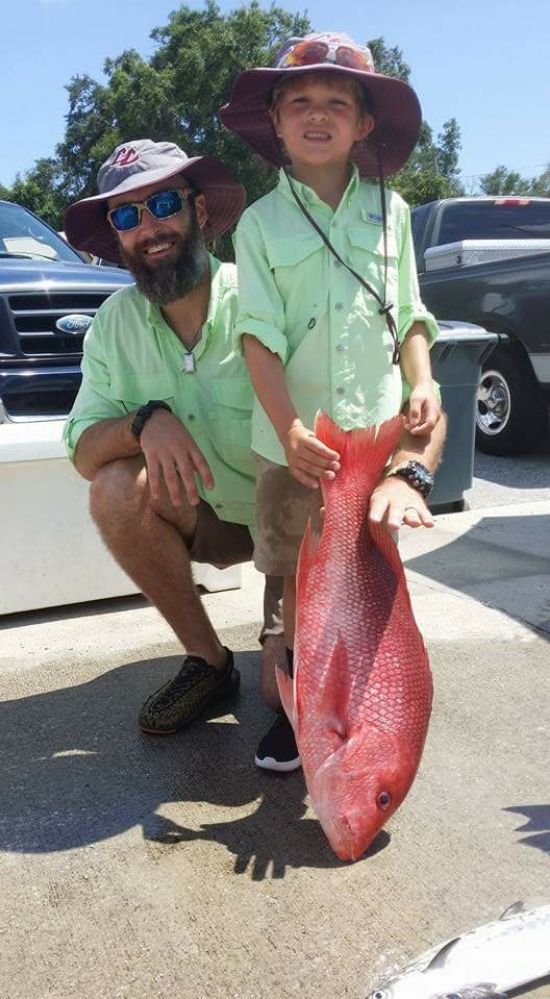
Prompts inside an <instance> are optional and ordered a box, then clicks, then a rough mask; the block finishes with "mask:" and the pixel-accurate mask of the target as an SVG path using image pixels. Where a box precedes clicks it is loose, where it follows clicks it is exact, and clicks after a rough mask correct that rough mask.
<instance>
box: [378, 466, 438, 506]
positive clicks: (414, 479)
mask: <svg viewBox="0 0 550 999" xmlns="http://www.w3.org/2000/svg"><path fill="white" fill-rule="evenodd" d="M390 475H398V476H399V477H400V478H401V479H405V481H406V482H408V483H409V485H410V486H412V487H413V489H417V490H418V492H419V493H420V495H421V496H423V497H424V499H427V498H428V496H429V495H430V493H431V491H432V489H433V485H434V477H433V475H432V473H431V472H430V470H429V468H426V466H425V465H423V464H422V462H421V461H406V462H404V464H403V465H397V466H396V467H395V468H390V470H389V472H387V473H386V477H389V476H390Z"/></svg>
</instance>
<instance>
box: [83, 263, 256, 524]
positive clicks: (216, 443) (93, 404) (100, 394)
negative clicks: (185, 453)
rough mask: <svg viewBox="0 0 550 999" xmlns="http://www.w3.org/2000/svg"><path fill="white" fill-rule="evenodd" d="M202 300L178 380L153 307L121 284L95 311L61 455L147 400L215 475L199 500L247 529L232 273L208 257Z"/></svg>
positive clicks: (242, 374) (248, 399) (177, 362)
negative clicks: (179, 428) (180, 429)
mask: <svg viewBox="0 0 550 999" xmlns="http://www.w3.org/2000/svg"><path fill="white" fill-rule="evenodd" d="M210 274H211V282H212V283H211V291H210V302H209V306H208V316H207V319H206V322H205V323H204V325H203V328H202V337H201V339H200V340H199V342H198V343H197V345H196V347H195V348H194V350H193V356H194V362H195V370H194V372H192V373H186V365H185V354H186V349H185V347H184V345H183V343H182V342H181V340H180V339H179V338H178V337H177V336H176V334H175V333H174V332H173V330H171V329H170V327H169V326H168V325H167V323H166V322H165V320H164V319H163V317H162V313H161V311H160V309H159V308H158V306H155V305H151V303H150V302H149V301H148V300H147V299H146V298H145V297H144V296H143V295H142V294H140V292H139V291H138V290H137V289H136V288H135V286H133V285H130V286H128V287H127V288H123V289H121V290H120V291H117V292H115V294H114V295H112V296H111V297H110V298H109V299H107V301H106V302H105V303H104V304H103V305H102V306H101V308H100V309H99V310H98V312H97V315H96V316H95V318H94V321H93V323H92V325H91V327H90V329H89V330H88V333H87V334H86V338H85V342H84V356H83V359H82V376H83V379H82V385H81V388H80V391H79V393H78V395H77V397H76V400H75V403H74V406H73V409H72V411H71V413H70V414H69V418H68V421H67V423H66V425H65V433H64V436H65V443H66V446H67V450H68V452H69V456H70V457H71V458H74V451H75V448H76V445H77V442H78V439H79V437H80V435H81V434H82V433H83V431H84V430H86V428H87V427H90V426H93V425H94V424H95V423H97V422H98V421H100V420H108V419H111V418H112V417H120V416H125V415H126V414H127V413H130V412H133V411H134V410H136V409H138V408H139V406H142V405H144V403H146V402H149V400H150V399H163V400H165V401H166V402H167V403H168V405H169V406H170V408H171V409H172V412H173V413H175V414H176V416H178V417H179V419H180V420H181V422H182V423H183V424H184V425H185V426H186V427H187V429H188V430H189V433H190V434H191V435H192V437H193V438H194V440H195V441H196V443H197V444H198V446H199V448H200V449H201V451H202V453H203V455H204V457H205V458H206V460H207V462H208V464H209V465H210V469H211V471H212V474H213V476H214V481H215V486H214V489H211V490H205V489H204V487H203V485H202V483H201V482H200V480H199V479H198V476H197V486H198V489H199V492H200V495H201V496H202V497H203V499H205V500H206V501H207V502H208V503H210V505H211V506H212V507H213V508H214V509H215V511H216V513H217V515H218V517H219V518H220V520H228V521H231V522H234V523H237V524H248V525H249V526H251V525H253V524H254V494H255V484H254V459H253V457H252V455H251V452H250V420H251V414H252V401H253V391H252V387H251V385H250V380H249V378H248V372H247V370H246V367H245V364H244V360H243V358H242V357H241V356H240V354H238V353H237V352H236V351H235V349H234V347H233V325H234V322H235V318H236V314H237V278H236V270H235V266H234V265H233V264H220V263H219V261H217V260H216V259H215V258H214V257H210Z"/></svg>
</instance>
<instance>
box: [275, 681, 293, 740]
mask: <svg viewBox="0 0 550 999" xmlns="http://www.w3.org/2000/svg"><path fill="white" fill-rule="evenodd" d="M275 677H276V680H277V686H278V688H279V695H280V698H281V704H282V705H283V709H284V712H285V715H286V716H287V718H288V720H289V722H290V724H291V725H292V728H293V729H294V731H296V709H295V706H294V682H293V681H292V680H291V678H290V677H289V675H288V673H286V672H285V670H284V669H281V667H280V666H277V667H276V670H275Z"/></svg>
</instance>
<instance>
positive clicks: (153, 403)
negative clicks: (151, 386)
mask: <svg viewBox="0 0 550 999" xmlns="http://www.w3.org/2000/svg"><path fill="white" fill-rule="evenodd" d="M155 409H166V410H168V412H169V413H171V412H172V410H171V409H170V406H169V405H168V403H167V402H163V401H162V399H151V400H150V401H149V402H146V403H145V405H144V406H140V407H139V409H138V411H137V413H136V415H135V416H134V419H133V420H132V425H131V427H130V429H131V431H132V434H133V435H134V437H135V438H136V440H139V438H140V435H141V431H142V430H143V428H144V426H145V424H146V423H147V420H148V419H149V417H150V416H151V415H152V414H153V413H154V412H155Z"/></svg>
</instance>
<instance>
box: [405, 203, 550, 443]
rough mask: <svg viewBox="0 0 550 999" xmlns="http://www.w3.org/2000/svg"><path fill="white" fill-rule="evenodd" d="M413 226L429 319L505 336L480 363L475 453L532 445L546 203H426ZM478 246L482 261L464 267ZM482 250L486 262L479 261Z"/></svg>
mask: <svg viewBox="0 0 550 999" xmlns="http://www.w3.org/2000/svg"><path fill="white" fill-rule="evenodd" d="M412 230H413V239H414V244H415V252H416V261H417V268H418V275H419V283H420V290H421V294H422V298H423V300H424V302H425V303H426V305H427V307H428V308H429V309H430V310H431V311H432V312H433V313H434V315H435V316H436V318H437V319H449V320H455V321H456V320H463V321H464V322H468V323H474V324H476V325H478V326H483V327H484V328H485V329H486V330H489V331H491V332H494V333H504V334H506V337H504V338H502V341H501V342H500V343H499V345H498V346H497V347H496V349H495V350H494V351H493V352H492V353H491V354H490V356H489V358H488V359H487V360H486V361H485V362H484V365H483V370H482V377H481V383H480V387H479V392H478V397H477V411H476V443H477V445H478V447H480V449H481V450H483V451H486V452H488V453H489V454H500V455H508V454H520V453H522V452H525V451H528V450H531V449H533V448H534V447H536V446H537V445H538V444H539V443H540V442H541V441H542V440H543V439H544V438H545V435H546V434H547V433H548V406H549V402H550V249H548V250H546V252H545V251H544V250H543V249H542V248H543V247H544V245H545V242H546V240H550V198H523V197H522V198H509V197H505V198H454V199H447V200H442V201H433V202H430V203H429V204H426V205H421V206H419V207H418V208H414V209H413V211H412ZM488 240H491V241H495V250H494V251H493V253H492V254H491V252H490V250H488V246H487V242H486V241H488ZM497 241H498V242H497ZM520 241H524V248H522V245H521V244H520ZM534 241H536V242H534ZM512 244H513V245H512ZM546 245H548V246H549V247H550V242H549V243H548V244H546ZM480 246H481V247H482V252H481V251H480V254H479V258H478V259H479V261H480V262H474V263H468V257H470V259H471V258H474V259H476V257H475V254H474V252H473V250H474V249H475V248H476V247H480ZM435 247H440V248H443V247H447V249H448V250H449V251H451V250H452V249H453V248H454V252H449V253H447V252H446V250H443V249H440V250H439V251H435V250H434V248H435ZM430 251H431V252H430ZM459 251H460V252H459ZM484 254H485V256H489V257H491V256H492V257H493V259H487V260H485V262H483V259H482V257H483V255H484ZM505 254H507V255H505ZM510 254H514V255H510ZM442 265H443V266H442Z"/></svg>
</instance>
